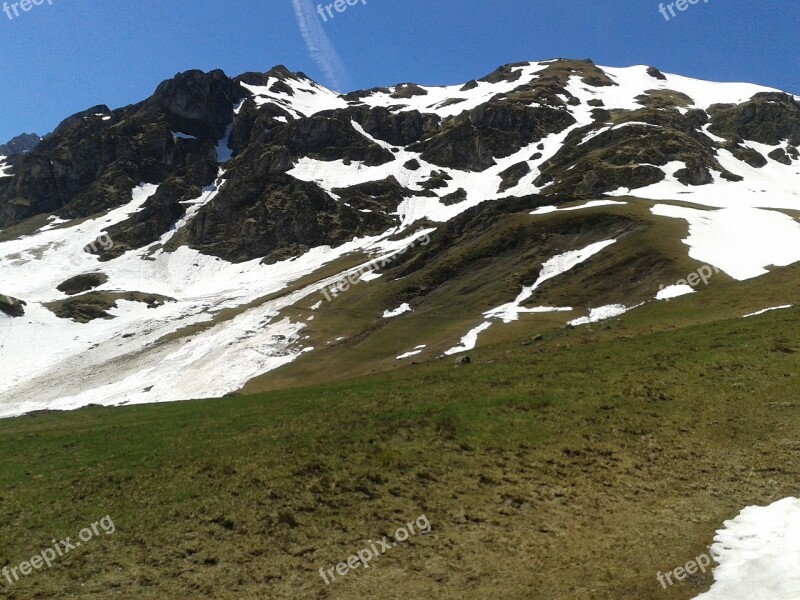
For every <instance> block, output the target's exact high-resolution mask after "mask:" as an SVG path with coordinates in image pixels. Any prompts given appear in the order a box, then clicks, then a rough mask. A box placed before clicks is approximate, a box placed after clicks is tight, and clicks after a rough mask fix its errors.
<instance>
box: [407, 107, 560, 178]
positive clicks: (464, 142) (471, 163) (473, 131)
mask: <svg viewBox="0 0 800 600" xmlns="http://www.w3.org/2000/svg"><path fill="white" fill-rule="evenodd" d="M574 123H575V119H574V117H573V116H572V115H570V114H569V113H568V112H567V111H566V110H560V109H555V108H550V107H534V108H532V107H529V106H524V105H517V104H509V103H506V102H500V101H497V102H495V101H490V102H488V103H487V104H483V105H481V106H478V107H477V108H475V109H473V110H471V111H469V112H465V113H462V114H461V115H459V116H457V117H454V118H452V119H449V120H447V121H445V122H444V124H443V125H442V131H441V133H438V134H435V135H433V136H430V137H429V138H427V139H426V140H424V141H422V142H419V143H417V144H414V145H412V146H411V149H412V150H415V151H421V153H422V158H423V159H424V160H426V161H428V162H431V163H433V164H435V165H439V166H442V167H450V168H454V169H462V170H468V171H482V170H484V169H488V168H489V167H490V166H492V165H493V164H494V159H495V158H503V157H505V156H509V155H511V154H513V153H514V152H516V151H517V150H519V149H520V148H522V147H523V146H526V145H527V144H530V143H533V142H538V141H539V140H541V139H542V138H544V137H546V136H547V135H549V134H551V133H558V132H560V131H563V130H564V129H566V128H567V127H569V126H570V125H573V124H574Z"/></svg>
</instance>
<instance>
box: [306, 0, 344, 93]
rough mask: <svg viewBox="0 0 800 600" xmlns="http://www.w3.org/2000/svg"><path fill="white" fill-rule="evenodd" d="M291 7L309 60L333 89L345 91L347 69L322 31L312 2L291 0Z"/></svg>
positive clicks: (308, 0)
mask: <svg viewBox="0 0 800 600" xmlns="http://www.w3.org/2000/svg"><path fill="white" fill-rule="evenodd" d="M292 6H293V7H294V14H295V16H296V17H297V25H298V27H300V34H301V35H302V36H303V40H305V43H306V46H307V47H308V52H309V54H310V55H311V59H312V60H313V61H314V62H315V63H317V66H318V67H319V68H320V69H321V70H322V72H323V73H324V74H325V77H326V78H327V79H328V84H329V85H331V86H332V87H333V89H335V90H336V91H338V92H342V91H346V90H344V89H343V88H342V86H343V85H346V84H347V83H348V81H349V76H348V74H347V68H346V67H345V66H344V63H343V62H342V59H341V58H339V54H338V53H337V52H336V49H335V48H334V47H333V44H332V43H331V41H330V39H328V36H327V34H326V33H325V31H323V29H322V25H321V24H320V22H319V19H317V15H316V13H315V11H314V4H313V2H312V0H292Z"/></svg>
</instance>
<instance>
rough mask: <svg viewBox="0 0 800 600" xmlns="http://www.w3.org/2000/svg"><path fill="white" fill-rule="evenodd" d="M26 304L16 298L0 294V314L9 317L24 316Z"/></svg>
mask: <svg viewBox="0 0 800 600" xmlns="http://www.w3.org/2000/svg"><path fill="white" fill-rule="evenodd" d="M25 306H26V303H25V302H24V301H23V300H19V299H18V298H12V297H11V296H5V295H3V294H0V312H1V313H3V314H4V315H8V316H9V317H22V316H24V315H25Z"/></svg>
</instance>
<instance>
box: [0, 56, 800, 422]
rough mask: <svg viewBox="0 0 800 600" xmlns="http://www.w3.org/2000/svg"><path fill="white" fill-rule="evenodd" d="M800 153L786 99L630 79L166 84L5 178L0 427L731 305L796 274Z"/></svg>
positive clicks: (582, 65)
mask: <svg viewBox="0 0 800 600" xmlns="http://www.w3.org/2000/svg"><path fill="white" fill-rule="evenodd" d="M798 145H800V103H799V102H798V98H797V97H794V96H791V95H789V94H784V93H782V92H779V91H777V90H771V89H767V88H762V87H759V86H754V85H749V84H722V83H712V82H703V81H697V80H692V79H688V78H685V77H680V76H677V75H670V74H663V73H661V72H659V71H658V70H657V69H654V68H652V67H650V68H648V67H630V68H625V69H619V68H609V67H598V66H596V65H594V64H593V63H591V62H590V61H570V60H554V61H545V62H538V63H520V64H515V65H507V66H504V67H501V68H500V69H498V70H497V71H495V72H494V73H491V74H489V75H488V76H486V77H484V78H482V79H480V80H475V81H471V82H467V83H466V84H464V85H462V86H451V87H427V86H420V85H416V84H402V85H399V86H395V87H392V88H381V89H372V90H365V91H358V92H352V93H349V94H345V95H339V94H336V93H334V92H332V91H330V90H327V89H325V88H324V87H322V86H320V85H319V84H316V83H315V82H313V81H311V80H310V79H308V78H307V77H306V76H305V75H303V74H302V73H291V72H290V71H288V70H287V69H286V68H284V67H281V66H279V67H275V68H274V69H272V70H271V71H269V72H267V73H263V74H259V73H247V74H244V75H241V76H239V77H236V78H233V79H231V78H228V77H227V76H226V75H225V74H223V73H222V72H221V71H214V72H211V73H202V72H199V71H190V72H187V73H183V74H179V75H177V76H176V77H175V78H174V79H172V80H169V81H167V82H164V83H163V84H161V85H160V86H159V87H158V89H157V90H156V92H155V94H154V95H153V96H152V97H151V98H148V99H147V100H145V101H143V102H141V103H139V104H136V105H132V106H129V107H125V108H122V109H118V110H114V111H111V110H109V109H108V107H104V106H98V107H93V108H91V109H89V110H87V111H83V112H82V113H79V114H77V115H74V116H72V117H70V118H69V119H67V120H65V121H64V122H63V123H62V124H61V125H60V126H59V127H58V128H57V129H56V130H55V131H54V132H53V133H51V134H50V135H48V136H45V138H44V139H43V140H42V141H41V142H40V143H39V144H38V145H37V146H36V147H35V148H34V149H33V150H31V151H30V152H28V153H27V154H25V155H22V156H16V157H12V158H10V159H6V161H7V162H5V163H3V165H2V169H3V170H2V176H1V177H0V226H2V227H3V229H2V230H0V293H2V294H6V295H7V297H8V298H9V300H8V301H7V302H6V303H5V305H6V306H8V307H14V308H9V309H8V310H7V311H3V312H2V313H0V353H2V361H0V394H2V401H0V414H2V415H12V414H19V413H21V412H26V411H30V410H36V409H42V408H71V407H77V406H81V405H85V404H88V403H97V404H119V403H139V402H152V401H165V400H178V399H187V398H195V397H202V396H221V395H224V394H226V393H231V392H235V391H236V390H239V389H241V388H243V387H244V386H247V388H246V389H247V390H249V391H255V390H259V389H265V388H271V387H275V386H278V385H295V384H296V383H297V382H300V381H307V380H308V378H312V379H325V378H331V377H345V376H349V375H355V374H359V373H365V372H370V371H372V370H379V369H380V370H384V369H390V368H393V367H394V365H395V364H397V363H402V362H404V361H407V360H409V359H411V358H413V359H414V360H427V359H432V358H436V357H439V356H442V355H450V354H457V353H458V352H460V351H467V350H470V349H471V348H472V347H473V346H474V345H475V344H476V343H481V344H482V343H485V342H489V341H497V340H500V339H503V338H504V337H507V336H509V335H514V334H515V332H518V331H522V330H525V329H528V330H531V331H532V332H538V331H539V330H544V329H550V328H560V327H563V326H564V324H566V323H567V322H571V323H574V324H576V325H577V324H581V323H586V322H590V321H594V320H598V319H601V318H603V317H608V316H610V315H618V314H621V313H622V312H624V311H626V310H629V309H631V308H632V307H635V306H638V305H641V304H643V303H650V302H654V301H656V298H657V297H659V298H666V297H668V296H674V295H677V294H679V293H685V292H690V291H697V292H699V293H706V292H707V291H708V290H709V289H711V288H713V287H715V286H726V287H725V289H726V290H727V289H728V287H727V286H728V285H729V284H731V283H733V282H735V281H742V280H745V279H749V278H753V277H757V276H762V275H764V274H765V273H767V272H768V271H769V270H770V269H771V268H772V267H773V266H776V267H780V266H787V265H791V264H793V263H795V262H798V261H800V224H798V222H797V218H796V217H797V215H798V214H799V213H798V212H797V211H798V209H800V154H798V150H797V147H798ZM701 269H707V271H708V272H709V273H713V276H711V277H705V278H704V280H705V281H708V286H705V285H699V284H693V286H694V288H696V289H695V290H693V289H692V286H690V285H688V284H686V283H685V282H684V283H683V284H680V283H679V284H678V285H673V284H674V283H676V282H679V281H680V280H686V279H687V278H688V276H689V275H690V274H692V273H693V272H699V271H700V270H701ZM702 272H703V273H705V271H702ZM346 277H349V279H344V282H343V278H346ZM692 281H695V280H694V279H692ZM793 281H794V280H791V279H789V280H787V282H786V286H787V287H786V293H785V295H784V296H783V297H782V298H781V302H779V304H794V298H795V296H794V295H793V294H792V285H793ZM330 286H334V287H336V289H332V288H331V287H330ZM731 289H734V288H731ZM731 293H733V292H731ZM328 300H330V301H328ZM23 302H24V304H22V303H23ZM0 306H2V305H0ZM760 308H767V307H766V306H754V307H752V309H753V310H757V309H760ZM7 313H13V314H14V316H11V314H7ZM20 313H23V314H20ZM397 357H403V358H397ZM289 363H292V364H291V366H287V365H289ZM279 368H280V370H278V371H276V369H279ZM256 378H257V379H256Z"/></svg>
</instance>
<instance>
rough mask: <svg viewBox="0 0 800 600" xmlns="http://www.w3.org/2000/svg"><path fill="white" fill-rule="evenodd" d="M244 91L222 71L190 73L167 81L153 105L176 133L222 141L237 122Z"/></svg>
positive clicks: (160, 86)
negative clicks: (235, 109)
mask: <svg viewBox="0 0 800 600" xmlns="http://www.w3.org/2000/svg"><path fill="white" fill-rule="evenodd" d="M244 95H245V91H244V89H243V88H242V87H241V86H240V85H239V84H238V83H236V82H235V81H233V80H231V79H229V78H228V77H227V76H226V75H225V73H223V72H222V71H219V70H217V71H211V72H210V73H203V72H202V71H196V70H195V71H186V72H185V73H178V74H177V75H175V77H173V78H172V79H169V80H167V81H165V82H163V83H162V84H161V85H159V86H158V88H157V89H156V91H155V94H153V97H152V98H151V100H150V102H152V103H153V104H155V105H156V106H158V107H159V108H160V109H161V110H162V111H163V112H164V114H165V115H166V117H167V121H168V123H169V124H170V126H171V127H172V129H173V130H174V131H181V132H183V133H187V134H189V135H193V136H196V137H198V138H200V139H208V140H214V141H216V140H219V139H220V138H221V137H222V136H223V135H225V129H226V128H227V127H228V125H230V123H231V122H232V121H233V106H234V104H235V103H236V102H237V101H238V100H239V99H241V98H243V97H244Z"/></svg>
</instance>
